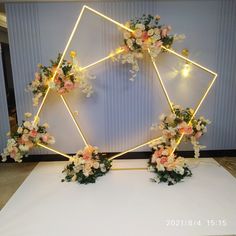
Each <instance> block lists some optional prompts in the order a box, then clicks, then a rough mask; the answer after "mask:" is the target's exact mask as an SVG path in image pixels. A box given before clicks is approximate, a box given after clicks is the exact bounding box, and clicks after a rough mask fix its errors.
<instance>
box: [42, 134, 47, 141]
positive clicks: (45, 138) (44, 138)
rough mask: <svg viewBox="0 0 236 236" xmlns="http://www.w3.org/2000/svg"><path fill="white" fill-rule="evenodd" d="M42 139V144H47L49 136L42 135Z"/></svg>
mask: <svg viewBox="0 0 236 236" xmlns="http://www.w3.org/2000/svg"><path fill="white" fill-rule="evenodd" d="M42 139H43V142H44V143H47V142H48V140H49V136H48V135H47V134H44V135H43V136H42Z"/></svg>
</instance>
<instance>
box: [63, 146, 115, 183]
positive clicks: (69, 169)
mask: <svg viewBox="0 0 236 236" xmlns="http://www.w3.org/2000/svg"><path fill="white" fill-rule="evenodd" d="M111 163H112V161H110V160H108V159H107V158H106V157H105V156H103V155H101V154H99V153H98V148H97V147H93V146H90V145H88V146H86V147H85V148H84V150H80V151H78V152H77V154H76V155H75V156H74V157H73V158H71V160H70V161H69V164H68V165H67V166H66V167H65V169H64V170H63V173H64V174H65V175H66V176H65V179H63V180H62V182H64V181H67V182H71V181H73V182H79V183H80V184H88V183H95V182H96V179H97V178H98V177H100V176H103V175H105V174H106V173H107V172H108V171H109V170H110V168H111Z"/></svg>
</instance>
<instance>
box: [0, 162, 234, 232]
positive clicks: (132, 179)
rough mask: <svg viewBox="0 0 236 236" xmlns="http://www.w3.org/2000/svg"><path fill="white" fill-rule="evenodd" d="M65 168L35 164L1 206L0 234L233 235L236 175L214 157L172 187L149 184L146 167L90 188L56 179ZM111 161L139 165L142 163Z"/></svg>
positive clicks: (112, 176)
mask: <svg viewBox="0 0 236 236" xmlns="http://www.w3.org/2000/svg"><path fill="white" fill-rule="evenodd" d="M64 165H65V162H48V163H40V164H38V165H37V166H36V168H35V169H34V170H33V172H32V173H31V174H30V175H29V177H28V178H27V179H26V180H25V182H24V183H23V184H22V185H21V187H20V188H19V189H18V190H17V192H16V193H15V194H14V195H13V197H12V198H11V199H10V200H9V202H8V203H7V205H6V206H5V207H4V208H3V209H2V211H0V235H1V236H13V235H14V236H66V235H76V236H77V235H78V236H93V235H96V236H100V235H101V236H108V235H109V236H141V235H142V236H149V235H150V236H151V235H172V236H173V235H188V236H191V235H226V234H228V235H229V234H231V235H232V234H235V233H236V204H235V202H236V180H235V178H234V177H232V176H231V175H230V174H229V173H228V172H227V171H225V170H224V169H223V168H222V167H220V166H218V165H217V164H216V162H215V161H214V160H212V159H204V160H203V162H201V163H200V164H199V165H198V166H197V167H195V168H193V169H192V171H193V177H192V178H186V179H185V181H184V182H183V183H179V184H177V185H174V186H167V185H166V184H157V183H153V182H151V181H150V180H149V179H150V177H152V176H153V174H152V173H149V172H147V171H145V170H136V171H130V170H128V171H127V170H126V171H110V172H109V173H108V174H107V175H106V176H103V177H101V178H99V179H98V181H97V183H96V184H90V185H79V184H76V183H61V182H60V180H61V178H62V177H63V175H62V174H61V170H62V169H63V167H64ZM115 165H116V166H117V165H119V166H122V167H126V166H129V167H134V166H135V167H144V166H145V165H146V161H144V160H131V161H130V160H126V161H123V160H122V161H116V163H115ZM0 194H1V193H0Z"/></svg>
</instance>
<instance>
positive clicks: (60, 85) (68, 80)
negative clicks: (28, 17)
mask: <svg viewBox="0 0 236 236" xmlns="http://www.w3.org/2000/svg"><path fill="white" fill-rule="evenodd" d="M70 56H71V59H72V61H71V62H70V61H67V60H63V61H62V64H61V66H60V68H59V69H58V70H57V66H58V63H59V61H60V59H61V54H60V53H59V54H58V57H57V59H56V61H53V60H51V66H48V67H47V66H43V65H41V64H39V65H38V72H36V73H35V78H34V80H33V81H32V82H31V83H30V84H29V85H28V88H27V90H28V91H31V92H32V93H33V95H34V97H33V105H34V106H37V105H38V103H39V99H40V98H42V97H44V95H45V93H46V91H47V89H48V87H50V88H51V89H52V90H56V91H57V92H58V93H59V94H65V93H69V92H70V91H72V90H74V89H75V88H77V87H78V88H79V89H80V90H81V91H82V93H84V94H86V96H87V97H90V95H91V94H92V93H93V88H92V85H91V84H90V83H89V80H90V79H94V78H95V76H92V75H90V74H89V73H88V72H87V71H86V70H81V68H80V67H79V63H78V59H77V58H76V53H75V52H74V51H71V53H70ZM56 70H57V71H56ZM55 72H56V75H55V76H54V79H53V80H52V78H53V75H54V74H55Z"/></svg>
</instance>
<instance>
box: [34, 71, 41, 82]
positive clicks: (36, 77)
mask: <svg viewBox="0 0 236 236" xmlns="http://www.w3.org/2000/svg"><path fill="white" fill-rule="evenodd" d="M34 75H35V79H36V80H40V75H39V73H38V72H36V73H35V74H34Z"/></svg>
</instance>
